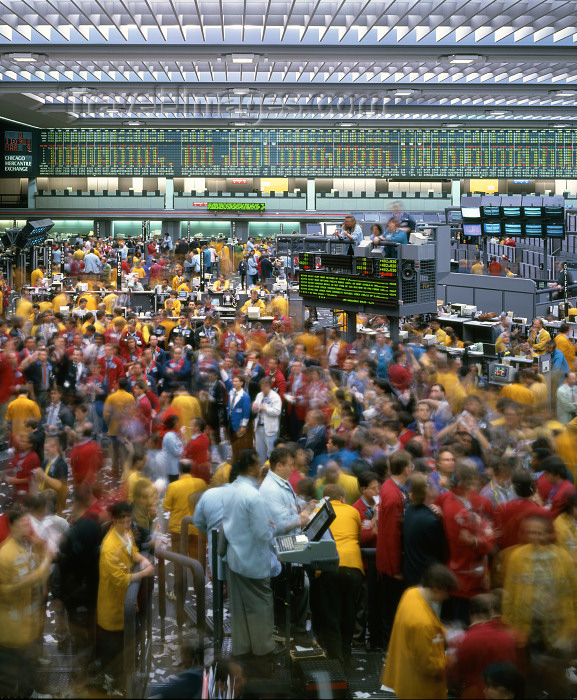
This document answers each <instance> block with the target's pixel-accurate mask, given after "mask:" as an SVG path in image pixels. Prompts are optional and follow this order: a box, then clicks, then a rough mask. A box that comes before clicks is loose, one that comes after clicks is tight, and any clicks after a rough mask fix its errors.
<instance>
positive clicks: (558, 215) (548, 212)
mask: <svg viewBox="0 0 577 700" xmlns="http://www.w3.org/2000/svg"><path fill="white" fill-rule="evenodd" d="M564 212H565V210H564V209H563V207H543V213H544V214H545V216H549V217H551V218H555V219H562V218H563V216H564Z"/></svg>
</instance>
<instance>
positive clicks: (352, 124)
mask: <svg viewBox="0 0 577 700" xmlns="http://www.w3.org/2000/svg"><path fill="white" fill-rule="evenodd" d="M335 126H342V127H347V126H357V123H356V122H336V124H335Z"/></svg>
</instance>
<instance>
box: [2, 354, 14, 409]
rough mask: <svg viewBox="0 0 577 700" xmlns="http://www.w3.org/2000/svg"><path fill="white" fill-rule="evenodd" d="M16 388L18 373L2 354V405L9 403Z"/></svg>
mask: <svg viewBox="0 0 577 700" xmlns="http://www.w3.org/2000/svg"><path fill="white" fill-rule="evenodd" d="M15 388H16V372H15V371H14V368H13V367H12V366H11V365H10V364H9V363H8V360H7V359H6V355H5V354H4V353H3V352H0V403H7V402H8V401H9V400H10V397H11V396H12V394H13V393H14V389H15Z"/></svg>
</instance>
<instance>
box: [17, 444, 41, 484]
mask: <svg viewBox="0 0 577 700" xmlns="http://www.w3.org/2000/svg"><path fill="white" fill-rule="evenodd" d="M13 464H14V465H15V466H16V467H17V470H16V478H17V479H27V482H26V483H25V484H16V486H15V487H14V488H15V490H16V491H23V492H25V493H28V492H29V491H30V479H31V477H32V471H33V470H34V469H36V467H39V466H40V458H39V457H38V455H37V454H36V452H34V450H30V452H27V453H26V454H25V455H22V454H21V453H16V454H15V455H14V458H13Z"/></svg>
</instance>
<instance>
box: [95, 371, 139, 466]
mask: <svg viewBox="0 0 577 700" xmlns="http://www.w3.org/2000/svg"><path fill="white" fill-rule="evenodd" d="M129 389H130V384H129V383H128V379H126V377H121V378H120V379H119V380H118V389H117V391H115V392H114V393H112V394H110V395H109V396H108V397H107V399H106V401H105V402H104V409H103V414H102V417H103V418H104V422H105V423H107V424H108V437H109V438H110V442H111V444H112V469H113V471H114V473H115V474H116V475H117V476H119V475H120V471H121V466H122V462H123V461H124V457H125V455H124V452H125V450H124V448H123V447H122V444H121V442H120V437H121V421H122V418H123V417H126V416H128V415H129V413H130V411H131V410H132V409H133V408H134V405H135V401H134V396H133V395H132V394H131V393H130V391H129Z"/></svg>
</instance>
